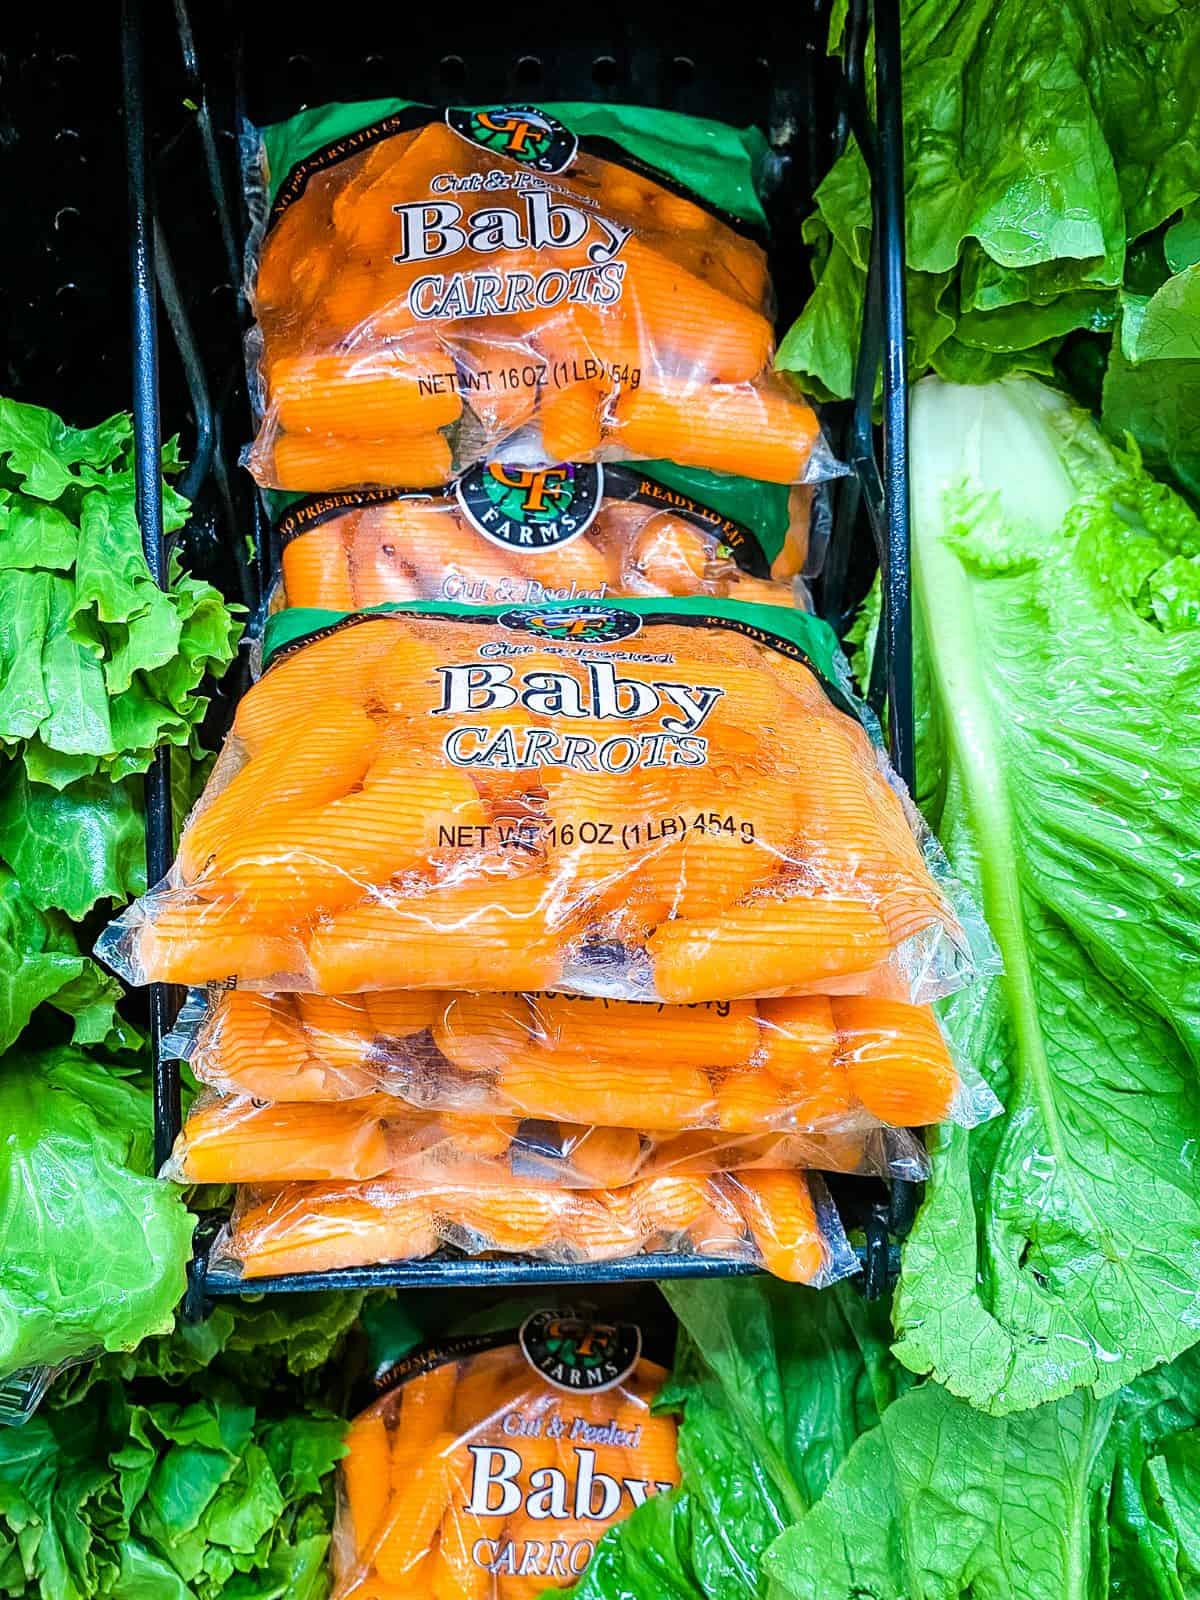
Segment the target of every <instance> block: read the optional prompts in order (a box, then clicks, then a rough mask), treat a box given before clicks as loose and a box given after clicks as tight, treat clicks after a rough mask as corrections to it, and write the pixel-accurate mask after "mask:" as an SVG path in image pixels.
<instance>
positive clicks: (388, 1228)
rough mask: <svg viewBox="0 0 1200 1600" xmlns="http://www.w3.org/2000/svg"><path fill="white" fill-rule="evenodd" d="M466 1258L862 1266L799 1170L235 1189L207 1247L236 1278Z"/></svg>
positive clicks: (819, 1274) (783, 1274)
mask: <svg viewBox="0 0 1200 1600" xmlns="http://www.w3.org/2000/svg"><path fill="white" fill-rule="evenodd" d="M443 1246H449V1247H452V1248H453V1249H454V1250H457V1251H459V1252H461V1253H463V1254H465V1255H468V1256H480V1255H491V1254H497V1253H498V1254H502V1255H518V1256H521V1257H526V1258H532V1259H534V1260H539V1261H553V1262H562V1263H564V1264H568V1263H569V1264H573V1265H578V1264H583V1263H586V1262H600V1261H617V1260H626V1259H629V1258H632V1257H636V1256H639V1255H642V1254H645V1253H646V1252H655V1253H661V1254H666V1255H673V1256H678V1257H693V1258H695V1257H701V1258H717V1259H720V1260H722V1261H732V1262H745V1263H747V1264H748V1265H755V1266H761V1267H763V1268H765V1269H766V1270H767V1271H768V1272H770V1273H773V1274H774V1275H775V1276H776V1277H779V1278H785V1279H787V1280H788V1281H789V1282H791V1283H806V1284H810V1285H812V1286H814V1287H821V1286H823V1285H825V1284H828V1283H832V1282H834V1281H835V1280H836V1279H838V1278H842V1277H845V1276H847V1275H848V1274H850V1273H852V1272H855V1271H857V1270H858V1262H857V1259H856V1257H855V1255H854V1252H853V1251H852V1250H851V1248H850V1246H849V1243H848V1242H847V1239H846V1236H845V1233H844V1232H843V1230H842V1225H841V1221H840V1220H839V1218H838V1215H837V1211H836V1210H835V1208H834V1206H833V1204H832V1202H831V1201H830V1199H829V1196H828V1194H827V1192H826V1190H825V1187H824V1185H823V1184H822V1182H821V1180H820V1178H818V1177H815V1176H813V1175H812V1174H810V1173H805V1172H796V1171H786V1170H784V1171H779V1170H767V1171H757V1170H755V1171H748V1172H737V1173H716V1174H713V1175H711V1176H704V1175H693V1176H680V1177H674V1176H671V1177H658V1178H647V1179H645V1180H644V1181H642V1182H638V1183H632V1184H628V1185H626V1186H625V1187H624V1188H620V1189H568V1188H560V1187H549V1186H547V1187H533V1186H530V1187H525V1186H522V1187H519V1188H518V1187H515V1186H512V1187H497V1186H496V1185H494V1184H487V1185H474V1184H464V1183H448V1184H424V1183H407V1182H404V1181H402V1180H393V1179H386V1178H384V1179H375V1180H368V1181H365V1182H361V1183H354V1182H331V1183H284V1184H274V1185H270V1186H268V1187H265V1188H263V1189H261V1190H257V1191H256V1190H255V1189H252V1188H243V1189H240V1190H239V1191H238V1200H237V1204H236V1206H235V1209H234V1213H233V1216H232V1218H231V1220H230V1222H229V1223H228V1225H227V1226H226V1228H225V1229H224V1230H223V1232H222V1233H221V1235H220V1236H219V1237H218V1239H217V1242H216V1244H215V1245H214V1246H213V1253H212V1263H213V1266H214V1269H235V1270H237V1271H239V1272H240V1274H241V1277H242V1279H243V1280H245V1281H250V1280H252V1279H255V1278H263V1277H270V1276H274V1275H277V1274H282V1273H308V1272H328V1271H333V1270H335V1269H337V1268H340V1267H362V1266H373V1265H378V1264H379V1263H381V1262H396V1261H414V1260H423V1259H425V1258H426V1257H428V1256H431V1255H433V1254H434V1253H435V1252H437V1251H438V1250H440V1249H441V1248H442V1247H443Z"/></svg>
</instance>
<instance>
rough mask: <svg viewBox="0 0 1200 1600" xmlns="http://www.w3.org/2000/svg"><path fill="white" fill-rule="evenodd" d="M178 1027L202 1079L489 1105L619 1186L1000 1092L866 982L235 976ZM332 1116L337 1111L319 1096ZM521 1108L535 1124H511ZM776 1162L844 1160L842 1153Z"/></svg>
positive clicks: (474, 1113)
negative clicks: (760, 991) (815, 990)
mask: <svg viewBox="0 0 1200 1600" xmlns="http://www.w3.org/2000/svg"><path fill="white" fill-rule="evenodd" d="M170 1047H171V1048H172V1049H173V1050H175V1051H176V1052H177V1053H178V1054H179V1055H180V1056H182V1057H184V1058H186V1059H188V1060H189V1061H190V1064H191V1068H192V1072H193V1073H194V1075H195V1076H196V1077H197V1078H198V1079H199V1080H200V1081H201V1082H202V1083H205V1084H207V1085H210V1086H211V1087H212V1088H213V1089H214V1090H215V1091H217V1092H219V1093H220V1094H222V1095H225V1096H230V1097H234V1098H239V1099H245V1100H250V1101H258V1102H260V1103H262V1102H269V1103H270V1109H272V1110H273V1111H274V1112H278V1111H279V1110H280V1109H281V1108H282V1107H283V1106H286V1105H293V1106H295V1107H297V1108H298V1109H299V1108H304V1107H308V1106H315V1107H317V1108H318V1111H320V1110H321V1108H325V1109H330V1108H336V1107H338V1106H342V1105H350V1106H352V1107H361V1106H363V1105H364V1104H369V1105H370V1106H371V1107H372V1108H373V1109H372V1115H373V1117H375V1118H376V1119H378V1118H379V1117H381V1116H384V1117H386V1111H387V1097H389V1096H391V1097H393V1098H394V1099H398V1100H400V1101H402V1102H404V1103H405V1104H406V1105H407V1106H408V1107H411V1108H414V1109H416V1110H419V1111H422V1112H428V1113H430V1114H432V1115H433V1116H434V1118H435V1119H436V1118H437V1117H440V1116H444V1117H447V1118H453V1119H456V1120H457V1121H459V1122H460V1123H469V1124H470V1125H471V1126H472V1129H473V1136H474V1135H475V1134H477V1133H478V1132H479V1127H478V1125H479V1124H482V1123H483V1122H484V1120H485V1119H487V1125H488V1127H489V1128H490V1129H491V1130H492V1131H491V1132H490V1133H489V1135H488V1137H489V1139H490V1140H494V1141H495V1143H496V1150H495V1152H494V1153H495V1154H497V1155H502V1156H503V1157H504V1159H505V1161H506V1162H509V1161H511V1162H512V1163H513V1164H514V1170H517V1163H518V1162H519V1163H520V1164H521V1167H522V1170H525V1168H524V1163H525V1161H527V1160H531V1161H532V1160H533V1152H532V1149H531V1148H530V1146H531V1144H532V1145H536V1146H537V1148H538V1149H539V1150H541V1151H543V1152H545V1154H544V1155H541V1156H539V1157H538V1158H537V1164H538V1167H539V1170H540V1169H544V1168H546V1167H547V1166H549V1165H550V1164H551V1162H550V1158H551V1155H553V1156H554V1158H555V1160H556V1161H557V1162H558V1163H560V1164H561V1166H562V1168H563V1171H564V1173H570V1174H574V1173H576V1172H577V1171H578V1170H579V1169H580V1168H582V1170H583V1173H584V1175H585V1179H586V1178H588V1177H590V1181H591V1183H593V1184H604V1185H606V1186H607V1185H612V1184H617V1183H621V1182H627V1181H630V1180H631V1179H632V1178H634V1177H645V1176H648V1171H647V1167H648V1166H650V1165H652V1166H653V1169H654V1170H661V1169H662V1168H663V1167H664V1166H665V1165H667V1164H670V1165H671V1166H672V1167H674V1166H676V1165H677V1164H678V1163H680V1162H685V1161H687V1160H689V1159H692V1158H695V1159H699V1158H701V1157H703V1156H706V1155H707V1154H708V1153H709V1152H712V1151H715V1152H717V1154H718V1155H719V1156H720V1159H717V1160H715V1162H714V1164H713V1167H710V1169H709V1170H720V1169H721V1168H725V1167H735V1166H742V1165H747V1164H764V1163H760V1162H759V1161H758V1157H757V1155H756V1154H755V1152H756V1150H757V1136H759V1135H763V1134H771V1135H772V1136H773V1137H772V1139H771V1140H770V1141H769V1144H768V1147H769V1148H770V1149H771V1150H779V1149H781V1148H788V1147H789V1146H788V1143H787V1141H789V1140H790V1139H797V1140H798V1142H797V1144H796V1145H795V1146H794V1148H796V1149H797V1150H800V1149H803V1148H806V1146H805V1145H804V1142H803V1140H802V1139H801V1138H800V1136H803V1135H811V1136H817V1137H818V1142H817V1144H816V1145H815V1148H816V1149H819V1150H822V1151H826V1152H827V1151H828V1150H829V1148H830V1147H831V1146H832V1148H834V1149H844V1150H846V1151H851V1150H853V1149H854V1141H855V1139H860V1140H861V1138H862V1137H863V1136H865V1135H866V1134H869V1133H870V1132H871V1131H872V1130H875V1129H878V1128H884V1127H887V1128H910V1127H914V1128H915V1127H923V1126H927V1125H929V1124H932V1123H938V1122H945V1121H954V1122H958V1123H960V1124H963V1125H966V1126H969V1127H973V1126H974V1125H975V1124H976V1123H978V1122H981V1121H983V1120H985V1119H986V1118H987V1117H989V1116H991V1115H994V1113H995V1111H996V1109H997V1105H996V1101H995V1099H994V1097H992V1096H991V1094H990V1093H989V1091H988V1090H987V1089H986V1088H985V1086H984V1085H983V1084H982V1083H981V1081H980V1080H979V1078H978V1076H977V1074H975V1073H974V1071H973V1070H972V1068H971V1066H970V1064H969V1063H964V1062H961V1061H960V1060H959V1059H958V1058H957V1056H956V1054H954V1053H952V1052H951V1049H950V1047H949V1044H948V1041H947V1040H946V1039H945V1037H944V1035H943V1034H942V1031H941V1029H940V1028H939V1026H938V1023H937V1019H936V1018H935V1016H934V1014H933V1012H932V1010H931V1009H930V1008H929V1007H927V1006H911V1005H908V1004H907V1003H905V1002H903V1001H897V1000H880V999H875V998H872V997H862V996H853V995H833V996H827V995H811V996H802V997H798V998H791V999H775V1000H759V1001H753V1000H730V1001H711V1002H707V1003H704V1004H700V1005H692V1006H670V1005H654V1004H646V1003H639V1002H636V1001H622V1000H608V999H602V998H590V997H581V996H577V995H557V994H481V995H478V994H477V995H472V994H448V995H447V994H439V993H438V992H437V991H434V990H424V991H413V990H402V989H401V990H395V991H375V992H367V993H364V994H361V995H342V996H339V997H331V996H325V995H305V994H278V995H265V994H256V993H253V992H250V991H243V990H218V991H214V992H213V993H212V994H210V995H208V996H198V997H197V998H196V999H195V1000H194V1001H192V1002H189V1005H188V1006H187V1007H186V1008H185V1011H184V1013H183V1014H182V1016H181V1018H180V1022H179V1024H178V1025H177V1027H176V1030H175V1032H174V1034H173V1035H172V1037H171V1040H170ZM393 1114H394V1115H398V1114H399V1113H398V1112H394V1113H393ZM314 1125H315V1126H316V1127H317V1128H320V1127H322V1126H323V1124H322V1123H321V1122H320V1118H319V1116H318V1117H317V1120H316V1122H315V1124H314ZM530 1125H532V1126H534V1127H535V1128H536V1129H537V1136H536V1139H533V1140H530V1139H529V1138H527V1137H526V1134H527V1131H528V1129H529V1127H530ZM325 1126H330V1127H331V1126H332V1124H328V1125H325ZM514 1128H519V1129H521V1130H522V1134H521V1136H520V1137H515V1138H513V1137H510V1136H509V1134H508V1132H507V1131H505V1130H511V1129H514ZM551 1129H554V1130H556V1131H555V1132H554V1133H553V1134H551V1133H550V1130H551ZM648 1130H653V1131H648ZM618 1133H620V1134H621V1137H620V1138H617V1137H616V1136H617V1134H618ZM590 1134H595V1135H597V1136H598V1137H595V1138H590ZM684 1134H704V1136H705V1137H704V1138H703V1139H688V1138H681V1137H679V1136H680V1135H684ZM821 1135H828V1136H830V1139H829V1140H827V1141H826V1142H824V1143H822V1142H820V1139H819V1136H821ZM430 1137H431V1138H432V1135H431V1136H430ZM834 1139H836V1140H837V1141H838V1142H837V1143H836V1144H833V1140H834ZM600 1147H604V1148H605V1150H606V1152H607V1153H606V1156H605V1158H604V1162H605V1164H604V1168H603V1173H601V1169H600V1168H599V1167H598V1166H597V1162H598V1161H599V1160H600V1156H599V1149H600ZM738 1150H741V1154H742V1159H737V1160H735V1159H733V1155H734V1152H736V1151H738ZM765 1164H768V1165H775V1166H787V1165H807V1166H826V1165H828V1166H831V1167H833V1168H837V1169H838V1170H843V1169H844V1168H845V1163H844V1162H843V1161H842V1160H834V1161H824V1160H822V1161H816V1160H808V1161H786V1160H783V1159H779V1160H775V1161H773V1162H767V1163H765ZM848 1170H858V1165H857V1162H856V1163H855V1164H854V1165H852V1166H851V1167H850V1168H849V1169H848ZM333 1175H335V1174H331V1173H317V1174H312V1176H333ZM336 1175H337V1176H345V1177H350V1176H356V1175H358V1174H354V1173H349V1172H347V1173H340V1174H336ZM526 1175H528V1172H527V1173H526ZM255 1176H256V1177H261V1176H262V1174H256V1175H255ZM195 1181H199V1180H198V1179H197V1180H195ZM208 1181H218V1180H208ZM220 1181H228V1182H234V1181H238V1180H236V1179H234V1178H226V1179H222V1180H220ZM565 1181H574V1178H573V1177H570V1176H569V1177H567V1178H566V1180H565ZM583 1186H584V1187H587V1186H588V1183H587V1182H586V1181H585V1182H584V1184H583Z"/></svg>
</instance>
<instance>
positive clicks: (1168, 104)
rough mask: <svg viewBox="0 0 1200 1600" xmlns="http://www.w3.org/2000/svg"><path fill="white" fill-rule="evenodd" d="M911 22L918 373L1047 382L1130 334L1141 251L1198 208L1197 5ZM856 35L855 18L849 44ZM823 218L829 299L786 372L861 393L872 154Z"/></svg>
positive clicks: (819, 259) (1164, 2)
mask: <svg viewBox="0 0 1200 1600" xmlns="http://www.w3.org/2000/svg"><path fill="white" fill-rule="evenodd" d="M901 11H902V16H901V22H902V27H901V37H902V41H903V58H904V59H903V71H904V102H905V118H904V125H905V187H906V194H907V260H908V267H909V296H910V302H911V306H912V316H911V324H912V325H911V336H912V347H911V349H910V352H909V354H910V362H911V365H912V367H913V370H914V371H915V372H917V373H920V372H922V371H925V370H928V369H929V368H930V367H932V368H933V370H934V371H935V372H938V373H940V374H941V375H942V376H944V377H947V378H950V379H953V380H955V381H959V382H967V381H970V382H988V381H991V380H993V379H995V378H998V377H1000V376H1002V375H1003V373H1005V372H1006V371H1011V370H1014V369H1016V370H1023V371H1031V370H1032V371H1039V372H1047V371H1048V370H1049V362H1050V359H1051V357H1052V356H1053V354H1054V352H1055V349H1056V347H1057V343H1058V341H1059V340H1061V339H1062V338H1063V337H1064V335H1066V334H1069V333H1071V332H1072V331H1073V330H1076V329H1093V330H1104V329H1108V328H1111V327H1112V326H1113V325H1114V323H1115V321H1116V317H1117V314H1118V309H1119V305H1118V296H1119V291H1120V288H1121V285H1122V282H1123V280H1124V276H1125V266H1126V252H1127V249H1128V247H1129V245H1130V244H1131V243H1132V241H1134V240H1136V239H1137V238H1139V237H1140V236H1142V235H1144V234H1147V233H1148V232H1150V231H1151V230H1152V229H1155V228H1157V227H1158V226H1159V225H1160V224H1162V223H1164V222H1166V221H1167V220H1168V219H1169V218H1170V217H1172V216H1173V214H1174V213H1175V212H1177V211H1178V210H1179V208H1180V207H1182V206H1186V205H1188V204H1189V203H1190V202H1191V201H1193V200H1194V199H1195V198H1196V196H1197V195H1200V103H1198V102H1197V99H1196V96H1195V94H1194V93H1193V92H1192V88H1193V80H1194V75H1195V60H1196V51H1197V48H1198V47H1200V13H1197V11H1196V9H1195V7H1194V6H1192V5H1189V4H1186V3H1184V0H1135V3H1134V4H1132V5H1124V4H1112V3H1109V0H1102V3H1101V4H1099V5H1098V6H1097V5H1093V4H1088V3H1085V0H1069V3H1068V4H1066V5H1063V4H1060V3H1058V0H1030V3H1027V4H1025V5H1020V6H1016V5H1008V6H995V5H993V4H992V3H991V0H965V3H963V4H960V5H956V6H946V5H943V4H940V3H939V0H905V4H904V5H903V6H902V8H901ZM843 26H844V18H842V16H841V14H840V13H839V16H838V19H837V21H836V25H835V29H834V44H835V46H836V45H837V43H838V41H839V39H840V34H841V29H842V27H843ZM1147 106H1152V107H1153V108H1154V109H1153V115H1149V116H1148V115H1146V107H1147ZM816 204H817V209H816V212H815V213H814V215H813V216H812V217H810V218H809V219H808V222H807V223H806V225H805V237H806V238H807V239H808V241H809V242H810V244H812V245H813V247H814V269H815V280H816V287H815V290H814V293H813V295H812V297H811V299H810V300H809V302H808V304H807V305H806V307H805V309H804V311H803V312H802V314H801V317H800V319H799V321H798V322H797V323H796V325H795V326H794V327H793V329H792V330H791V332H790V333H789V334H788V337H787V338H786V339H785V341H784V343H783V345H782V347H781V349H780V353H779V364H780V366H782V367H784V368H785V369H788V370H791V371H795V372H797V373H798V374H800V375H801V377H802V379H803V380H804V381H805V383H806V384H807V386H808V387H809V388H810V389H811V390H812V391H813V392H814V393H816V394H818V395H820V396H822V397H828V396H831V395H836V396H845V395H848V394H849V393H850V386H851V381H850V380H851V374H852V371H853V359H854V352H855V350H856V348H857V343H858V325H859V319H860V316H861V308H862V302H863V294H864V288H865V283H866V271H867V264H868V253H869V242H870V231H871V205H870V186H869V182H868V175H867V168H866V164H865V162H864V161H863V158H862V155H861V153H860V151H859V149H858V146H857V144H855V143H853V142H851V144H850V145H849V146H848V147H847V149H846V150H845V152H844V153H843V154H842V155H841V157H840V158H839V159H838V161H837V162H836V163H835V164H834V166H833V168H832V170H831V171H830V172H829V173H828V175H827V176H826V177H825V179H824V181H823V182H822V183H821V185H820V186H819V188H818V190H817V193H816ZM1177 242H1178V244H1179V248H1180V249H1181V250H1183V249H1185V248H1186V246H1185V244H1184V242H1183V240H1182V239H1181V240H1179V241H1177Z"/></svg>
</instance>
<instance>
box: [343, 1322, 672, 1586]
mask: <svg viewBox="0 0 1200 1600" xmlns="http://www.w3.org/2000/svg"><path fill="white" fill-rule="evenodd" d="M640 1352H641V1331H640V1329H638V1328H637V1327H636V1326H635V1325H634V1324H632V1323H615V1324H614V1323H597V1322H593V1321H591V1320H588V1321H584V1320H583V1319H580V1318H578V1317H575V1316H573V1315H571V1314H569V1313H567V1314H564V1313H561V1312H559V1311H557V1310H545V1311H539V1312H535V1313H534V1314H533V1315H532V1316H530V1317H528V1318H527V1319H526V1320H525V1322H524V1323H523V1324H522V1325H521V1327H520V1328H519V1329H515V1328H514V1329H508V1330H504V1331H501V1332H497V1333H492V1334H476V1335H464V1336H459V1337H451V1338H447V1339H444V1340H442V1341H441V1342H440V1343H438V1344H436V1345H434V1346H433V1347H431V1348H429V1349H425V1350H420V1351H418V1352H416V1353H414V1354H412V1355H410V1356H408V1357H406V1358H405V1359H404V1360H403V1361H400V1362H398V1363H396V1364H395V1365H394V1366H393V1367H392V1368H391V1370H390V1371H388V1372H387V1373H386V1374H385V1375H384V1377H383V1379H382V1383H383V1385H384V1386H385V1387H384V1393H383V1395H382V1396H381V1398H380V1399H378V1400H377V1401H375V1403H374V1404H373V1405H371V1406H370V1407H368V1409H367V1410H365V1411H364V1412H362V1413H361V1415H359V1416H358V1417H356V1418H355V1420H354V1422H353V1423H352V1425H351V1427H350V1429H349V1432H348V1433H347V1435H346V1447H347V1454H346V1456H345V1457H344V1459H343V1461H342V1463H341V1466H340V1468H339V1474H338V1511H337V1523H336V1527H335V1531H334V1557H333V1566H334V1580H335V1589H334V1600H352V1597H353V1600H525V1597H528V1600H533V1597H534V1596H536V1595H539V1594H542V1593H543V1592H544V1591H545V1590H546V1589H552V1588H566V1587H568V1586H569V1585H570V1584H572V1583H573V1582H575V1580H576V1579H577V1578H578V1577H579V1575H580V1573H582V1572H583V1570H584V1569H585V1567H586V1566H587V1564H588V1561H589V1560H590V1559H591V1556H592V1552H593V1551H594V1549H595V1545H596V1541H597V1540H598V1539H599V1537H600V1535H601V1534H602V1533H603V1532H604V1530H605V1529H606V1528H609V1527H611V1526H612V1525H613V1524H614V1523H615V1522H618V1521H620V1520H621V1519H622V1518H623V1517H626V1516H628V1514H629V1513H630V1512H631V1511H632V1510H634V1508H635V1507H637V1506H639V1505H641V1504H642V1503H643V1502H644V1501H645V1500H646V1499H647V1498H648V1497H649V1496H650V1495H654V1494H663V1493H665V1492H666V1491H667V1490H668V1489H671V1488H673V1487H674V1486H675V1485H676V1484H677V1483H678V1482H679V1467H678V1463H677V1461H676V1459H675V1423H674V1421H673V1420H672V1418H670V1417H669V1416H663V1415H653V1414H652V1413H651V1406H652V1404H653V1402H654V1400H655V1398H656V1396H657V1395H658V1392H659V1390H660V1389H661V1388H662V1386H663V1383H664V1382H665V1380H666V1376H667V1374H666V1371H665V1369H664V1368H662V1367H660V1366H657V1365H656V1364H655V1363H654V1362H651V1361H648V1360H645V1359H644V1358H642V1357H641V1354H640Z"/></svg>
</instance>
